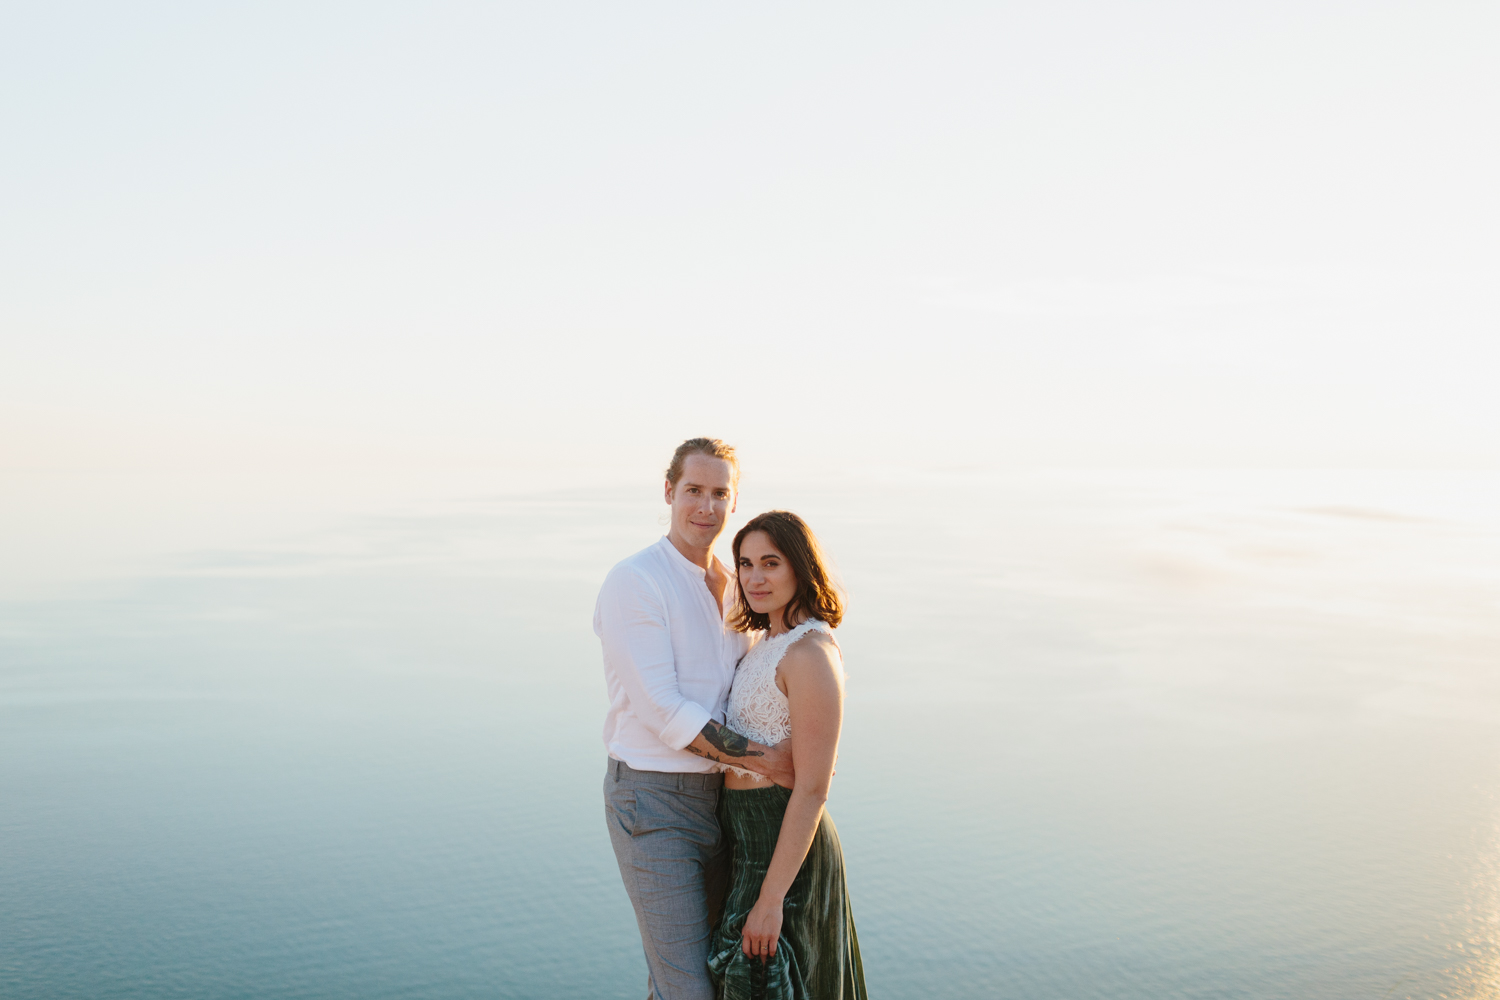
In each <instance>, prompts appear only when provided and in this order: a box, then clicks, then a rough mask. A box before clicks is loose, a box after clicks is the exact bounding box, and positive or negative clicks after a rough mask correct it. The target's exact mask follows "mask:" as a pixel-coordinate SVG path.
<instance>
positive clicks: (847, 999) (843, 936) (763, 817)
mask: <svg viewBox="0 0 1500 1000" xmlns="http://www.w3.org/2000/svg"><path fill="white" fill-rule="evenodd" d="M791 795H792V793H791V792H790V791H789V790H787V789H785V788H781V787H779V786H776V785H772V786H770V787H768V788H754V789H746V790H743V791H742V790H739V789H731V788H726V789H724V791H723V792H721V793H720V794H719V827H720V829H721V830H722V831H723V835H724V836H726V837H729V838H731V839H732V840H733V859H734V860H733V862H732V868H731V873H730V888H729V897H728V898H727V899H726V900H725V901H724V916H723V919H722V920H721V921H720V923H719V926H718V927H717V928H715V929H714V936H713V941H712V942H711V945H710V949H709V958H708V969H709V972H710V973H711V974H712V976H713V978H714V982H715V983H716V984H717V985H718V989H719V997H720V1000H761V998H763V997H764V998H765V1000H867V994H866V993H865V973H864V968H863V966H861V965H860V961H859V941H858V940H857V939H856V938H855V936H854V918H853V916H851V914H850V912H849V894H848V892H847V890H846V888H845V885H844V851H843V848H841V847H840V846H839V834H838V831H837V830H836V829H834V826H833V820H832V819H830V818H829V816H828V812H827V810H824V812H823V818H822V820H820V821H819V823H818V830H817V832H816V833H815V834H813V842H812V847H810V848H809V849H808V852H807V858H806V860H804V861H803V862H802V869H801V871H799V872H798V873H797V878H796V879H795V880H794V881H793V882H792V887H791V888H790V889H789V890H787V894H786V901H785V903H784V904H783V906H782V910H781V914H782V917H781V941H780V943H778V944H777V946H776V954H775V955H773V956H772V957H771V959H770V961H768V962H765V963H762V962H761V961H760V960H759V959H751V958H749V957H747V956H746V955H745V953H744V952H743V951H741V950H740V941H741V936H742V934H743V933H744V929H745V920H746V918H748V917H749V916H750V910H751V908H752V907H754V906H755V901H756V899H757V898H759V896H760V883H761V880H762V879H764V878H765V877H766V868H767V867H769V866H770V864H771V855H772V854H773V853H774V852H775V850H776V838H777V836H779V835H780V833H781V817H782V816H783V815H784V814H785V813H786V806H787V802H788V801H789V800H790V799H791Z"/></svg>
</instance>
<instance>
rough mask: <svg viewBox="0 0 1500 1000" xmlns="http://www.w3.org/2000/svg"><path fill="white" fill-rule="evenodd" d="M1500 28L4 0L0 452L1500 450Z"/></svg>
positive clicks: (1426, 23) (1477, 454)
mask: <svg viewBox="0 0 1500 1000" xmlns="http://www.w3.org/2000/svg"><path fill="white" fill-rule="evenodd" d="M1497 30H1500V12H1497V10H1496V9H1495V8H1493V7H1489V6H1485V5H1480V4H1459V3H1437V4H1407V5H1380V6H1371V5H1358V4H1326V3H1319V4H1284V3H1271V4H1258V5H1248V6H1246V5H1240V6H1239V7H1238V8H1237V9H1236V8H1234V7H1232V6H1226V5H1222V4H1220V5H1208V6H1204V5H1193V4H1164V3H1152V4H1137V5H1124V6H1122V5H1118V4H1102V3H1101V4H1079V3H1068V4H1031V5H992V4H973V5H960V4H913V5H905V6H904V7H897V6H890V5H883V6H870V5H858V6H854V5H835V6H830V5H817V6H813V7H809V6H807V5H801V4H798V5H790V4H755V5H748V6H747V5H699V4H664V5H646V6H640V5H618V4H595V5H555V4H549V5H534V6H532V7H529V8H528V7H524V6H516V5H501V6H500V7H495V6H492V5H484V4H471V5H463V4H453V5H433V4H424V5H417V6H406V7H401V6H395V7H392V6H379V5H377V6H371V5H351V4H339V5H332V4H316V3H314V4H306V3H299V4H282V5H277V4H256V5H252V6H244V7H240V8H227V7H215V8H205V7H203V6H202V5H188V4H154V5H146V6H142V5H131V6H129V7H119V6H112V5H105V4H48V5H38V4H32V5H24V6H18V5H11V6H10V7H9V8H7V10H6V12H5V13H4V14H3V15H0V120H3V123H4V128H3V130H0V144H3V146H4V155H3V156H0V217H3V219H4V223H3V226H0V253H3V268H0V271H3V275H0V282H3V291H0V324H3V333H0V337H3V348H0V349H3V354H0V423H3V428H4V429H3V433H0V463H3V464H0V470H8V471H10V472H19V471H22V470H32V471H37V470H77V469H132V470H142V469H154V470H160V471H164V472H166V471H174V470H175V471H191V470H205V469H214V468H234V469H244V468H251V467H253V468H256V469H261V470H266V471H272V470H283V471H285V472H286V473H287V474H288V475H299V474H306V470H309V469H313V470H321V471H323V472H327V471H329V470H331V469H334V468H338V469H345V470H347V469H365V470H382V471H381V472H380V474H381V475H387V476H390V477H392V478H399V477H400V476H404V475H406V474H407V473H405V472H403V471H399V470H407V469H430V468H433V467H439V466H441V467H461V468H475V467H480V466H483V467H485V468H490V469H505V468H522V467H525V468H537V467H546V466H551V465H554V464H557V463H562V464H564V465H576V464H578V463H579V461H580V460H584V461H595V462H600V463H605V464H610V465H612V466H615V467H619V468H634V467H637V466H638V465H640V464H641V463H645V464H649V465H650V466H651V468H652V469H653V472H654V469H655V466H656V465H657V464H659V463H660V460H661V455H662V452H663V448H664V447H665V448H668V449H669V448H670V446H671V445H672V444H673V443H674V442H675V441H677V440H680V439H681V438H682V437H684V436H687V435H689V434H698V433H711V434H716V435H719V436H723V437H725V438H727V439H730V440H733V441H735V442H737V443H739V444H740V446H741V447H742V449H744V450H745V451H746V453H747V455H749V456H752V457H757V458H759V459H760V460H761V461H762V462H763V463H764V462H773V463H779V464H783V465H798V466H805V465H807V464H809V463H818V462H823V461H826V460H828V459H829V458H830V457H833V458H835V459H837V460H840V461H845V460H847V461H849V462H863V461H866V460H872V459H873V460H878V461H880V462H885V463H897V464H918V465H925V464H934V463H935V464H938V465H941V464H944V463H950V464H951V463H959V464H963V465H966V466H971V467H973V466H978V467H988V466H1000V467H1008V466H1036V465H1042V466H1100V465H1150V466H1158V467H1159V466H1203V465H1219V466H1223V465H1227V466H1342V467H1349V466H1358V467H1413V466H1417V467H1434V466H1436V467H1476V466H1477V467H1493V466H1495V465H1496V464H1497V462H1500V393H1496V392H1494V391H1493V378H1494V373H1495V371H1496V370H1497V363H1500V346H1497V342H1496V340H1495V338H1494V335H1493V334H1494V330H1495V329H1496V323H1497V320H1500V304H1497V294H1500V293H1497V289H1500V283H1497V282H1496V280H1495V270H1496V264H1497V261H1500V254H1497V250H1496V244H1495V241H1494V233H1495V232H1496V231H1497V225H1500V194H1497V186H1496V185H1495V184H1494V178H1495V177H1496V176H1500V141H1497V132H1496V130H1495V129H1494V128H1493V127H1492V124H1493V121H1494V112H1495V106H1494V103H1495V95H1496V94H1497V93H1500V61H1497V60H1496V59H1495V58H1494V51H1493V39H1494V38H1495V37H1496V32H1497ZM299 470H301V471H299Z"/></svg>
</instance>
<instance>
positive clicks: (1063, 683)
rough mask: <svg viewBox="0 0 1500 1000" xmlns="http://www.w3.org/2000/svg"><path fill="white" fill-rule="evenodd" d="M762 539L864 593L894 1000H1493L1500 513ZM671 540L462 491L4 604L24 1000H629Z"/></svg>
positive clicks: (1014, 481)
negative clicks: (627, 842)
mask: <svg viewBox="0 0 1500 1000" xmlns="http://www.w3.org/2000/svg"><path fill="white" fill-rule="evenodd" d="M752 487H753V488H752ZM768 506H788V507H792V508H793V509H797V510H799V511H801V512H802V513H804V514H805V515H806V516H807V517H808V519H809V520H810V521H811V523H812V524H813V525H814V527H815V528H816V529H818V530H819V531H820V533H821V534H822V535H823V536H824V540H825V542H826V543H827V546H828V548H829V549H830V551H831V553H832V554H833V556H834V557H835V558H836V560H837V561H838V565H839V569H840V572H841V575H842V577H843V579H844V582H845V584H846V586H847V588H848V590H849V592H850V595H851V612H850V615H849V618H848V621H847V624H846V625H845V627H844V628H843V629H841V630H840V631H841V636H840V638H841V642H842V643H843V645H844V648H845V651H846V657H847V664H848V669H849V674H850V684H849V702H848V713H847V714H848V722H847V728H846V733H845V738H844V743H843V746H842V749H841V757H840V764H839V773H838V777H837V779H836V781H835V788H834V792H833V799H832V802H831V804H830V808H831V809H832V811H833V813H834V816H835V818H836V819H837V822H838V824H839V830H840V834H841V836H842V838H843V842H844V847H845V850H846V852H847V861H848V871H849V880H850V887H851V893H852V896H853V905H854V910H855V916H856V920H857V921H858V925H859V932H860V940H861V945H862V949H863V952H864V957H865V962H866V971H867V975H868V979H869V983H870V986H871V989H872V992H873V993H874V995H876V996H881V997H893V998H901V997H911V998H918V997H921V998H948V997H951V998H961V997H965V998H966V997H1014V998H1037V1000H1041V998H1059V997H1070V998H1094V997H1098V998H1105V997H1109V998H1137V997H1139V998H1143V1000H1144V998H1159V997H1195V998H1196V997H1203V998H1208V997H1216V998H1217V997H1224V998H1231V997H1233V998H1239V997H1244V998H1271V997H1285V998H1297V1000H1322V998H1328V1000H1334V998H1340V1000H1342V998H1350V997H1372V998H1380V997H1472V998H1478V997H1491V996H1496V995H1500V835H1497V820H1500V797H1497V792H1500V519H1497V516H1496V512H1500V480H1497V477H1494V476H1486V475H1480V474H1473V475H1467V476H1463V475H1457V474H1438V473H1399V474H1398V473H1387V474H1374V473H1358V474H1357V473H1345V474H1331V473H1328V474H1311V473H1276V474H1271V473H1242V474H1228V473H1195V474H1186V473H1128V474H1127V473H1071V474H1064V473H1047V474H1041V473H1037V474H1024V475H1023V474H1015V475H1006V476H1002V475H983V474H978V473H966V472H952V473H944V474H938V473H929V474H915V473H901V474H897V473H888V474H882V475H878V476H875V475H872V476H866V477H864V478H861V479H848V480H838V481H836V482H832V483H825V484H821V485H820V486H819V487H818V488H809V487H807V486H806V485H805V483H799V482H793V481H788V482H782V483H772V484H759V485H753V484H752V485H750V486H747V492H746V495H745V497H744V499H743V502H742V505H741V507H740V513H741V516H748V515H749V514H752V513H754V512H756V511H758V510H760V509H763V508H764V507H768ZM659 512H660V511H659V505H658V504H657V503H655V502H654V497H653V496H652V495H650V494H649V493H648V494H645V495H639V494H637V493H635V492H632V491H631V490H628V489H624V488H610V487H597V488H591V489H587V490H577V489H567V490H550V491H534V492H526V491H512V492H509V493H504V494H489V495H485V494H471V495H459V496H456V497H454V498H450V499H449V500H448V501H445V502H442V503H437V502H434V503H427V504H410V503H408V504H402V505H392V508H391V509H390V510H388V511H386V512H383V513H374V514H371V513H362V514H357V515H356V514H347V515H330V514H322V515H319V516H318V517H317V518H309V519H308V522H307V523H306V524H304V525H301V526H300V527H297V528H295V529H292V528H288V529H284V530H278V531H277V532H273V533H270V534H267V535H265V536H263V537H260V538H256V539H252V540H248V541H247V540H245V538H243V537H239V536H235V537H234V538H233V539H232V541H229V542H226V543H225V544H222V545H217V546H215V545H209V544H200V545H198V546H197V547H195V548H191V549H187V550H184V549H181V548H180V547H179V548H178V549H177V550H174V551H166V549H165V548H164V549H163V551H161V552H159V553H156V554H151V552H150V546H149V545H145V546H144V547H143V551H145V552H146V553H147V554H146V555H144V556H140V557H138V558H136V559H135V560H134V562H133V563H131V565H130V568H129V569H128V571H121V570H120V569H118V567H117V568H116V569H115V570H113V571H112V572H110V573H109V574H102V573H101V574H94V575H90V574H89V573H86V572H82V571H80V572H78V573H75V574H74V575H73V576H72V577H71V578H70V579H68V580H65V581H62V582H55V581H54V582H53V583H50V584H49V585H48V586H47V587H45V588H43V587H41V586H37V587H35V588H30V589H28V588H27V587H26V586H25V585H24V583H25V581H22V582H21V584H20V585H15V584H14V582H13V583H12V585H11V586H10V587H9V589H8V590H7V591H6V595H7V596H6V597H5V599H4V600H3V602H0V996H3V997H6V998H8V1000H12V998H13V1000H21V998H26V1000H29V998H48V1000H52V998H90V1000H95V998H158V997H193V998H236V997H246V998H248V997H272V996H274V997H298V998H303V997H305V998H335V997H338V998H342V997H350V998H353V997H359V998H377V997H391V998H395V997H410V998H434V1000H436V998H450V997H452V998H457V997H482V996H492V997H621V998H624V997H632V998H633V997H637V996H639V995H640V994H641V992H642V989H641V987H642V985H643V984H644V981H645V966H644V962H643V960H642V959H641V956H640V949H639V941H638V939H637V936H636V931H635V927H634V923H633V919H632V917H631V913H630V909H629V906H628V904H627V902H626V900H625V896H624V892H623V890H622V888H621V886H620V884H619V878H618V874H617V872H616V870H615V866H614V860H613V856H612V855H611V853H610V849H609V844H608V839H607V836H606V834H605V829H604V825H603V817H602V806H601V802H600V795H599V784H600V778H601V775H602V770H603V766H604V761H603V752H602V749H601V747H600V743H599V728H600V723H601V720H602V713H603V707H604V696H603V682H602V678H601V671H600V667H599V662H598V661H599V657H598V648H597V644H596V641H595V639H594V637H593V635H592V632H591V631H590V624H589V619H590V613H591V610H592V605H593V597H594V593H595V590H596V588H597V586H598V583H599V581H600V579H601V578H602V576H603V573H604V572H605V571H606V570H607V569H608V567H609V566H610V565H611V564H612V563H613V562H614V561H616V560H617V559H619V558H620V557H622V556H623V555H625V554H628V553H629V552H631V551H634V550H635V549H638V548H640V547H642V546H643V545H645V544H648V543H649V542H650V541H652V540H653V539H654V538H655V537H656V536H657V535H658V534H659V533H660V530H661V528H660V526H659V523H658V517H659ZM225 534H226V538H229V537H230V535H231V534H232V533H230V532H226V533H225Z"/></svg>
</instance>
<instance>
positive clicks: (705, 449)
mask: <svg viewBox="0 0 1500 1000" xmlns="http://www.w3.org/2000/svg"><path fill="white" fill-rule="evenodd" d="M689 455H707V456H708V457H709V458H722V459H723V460H724V461H726V462H728V463H729V469H730V473H731V476H732V478H731V480H730V481H731V482H732V483H733V484H734V488H735V489H736V490H738V489H739V488H740V460H739V459H738V458H736V457H735V454H734V446H733V445H727V444H725V443H724V442H723V441H720V440H719V439H718V438H688V439H687V440H686V441H684V442H682V444H680V445H678V446H677V450H676V451H674V452H672V464H671V465H669V466H667V482H668V483H669V484H670V485H671V486H672V487H673V488H674V489H675V488H676V487H677V480H679V479H681V478H682V464H683V463H684V462H686V461H687V457H688V456H689Z"/></svg>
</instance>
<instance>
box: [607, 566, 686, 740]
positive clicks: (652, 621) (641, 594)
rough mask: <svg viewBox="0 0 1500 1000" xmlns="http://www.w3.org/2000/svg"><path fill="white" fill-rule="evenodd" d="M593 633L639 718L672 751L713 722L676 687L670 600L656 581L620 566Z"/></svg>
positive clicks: (612, 575) (609, 582) (610, 581)
mask: <svg viewBox="0 0 1500 1000" xmlns="http://www.w3.org/2000/svg"><path fill="white" fill-rule="evenodd" d="M594 630H595V631H596V632H598V634H599V640H600V642H601V643H603V645H604V662H605V663H606V664H607V665H608V666H609V667H610V669H611V670H613V671H614V675H615V676H616V677H617V678H618V679H619V681H620V684H621V686H622V687H624V689H625V695H626V697H627V698H629V699H630V709H631V712H632V713H633V714H634V715H635V717H636V718H637V719H639V720H640V721H641V723H642V724H643V725H645V727H646V728H647V729H649V730H650V731H651V732H653V733H655V734H656V736H657V738H658V739H660V740H661V741H662V742H663V743H665V744H666V745H667V746H669V747H671V748H672V749H673V750H681V749H682V748H683V747H685V746H687V745H688V744H689V743H691V742H693V737H695V736H697V735H698V734H699V733H700V732H702V731H703V727H704V726H705V725H707V724H708V721H709V720H710V719H711V718H713V714H712V713H711V712H709V711H708V709H706V708H704V707H703V706H702V705H699V704H698V703H697V702H694V701H690V700H688V699H687V698H685V697H683V695H682V692H681V691H680V690H679V689H678V686H677V662H676V659H675V658H674V657H673V655H672V636H671V633H670V632H669V631H668V623H667V614H666V602H665V600H664V599H663V596H662V594H661V591H660V590H659V589H658V587H657V585H656V583H655V582H654V581H653V580H651V579H650V578H649V577H647V576H645V575H644V574H642V573H639V572H637V571H635V570H633V569H631V568H629V567H626V566H617V567H615V569H614V570H613V571H612V572H611V573H610V574H609V576H608V577H607V578H606V579H605V581H604V586H603V587H602V588H600V590H599V603H598V606H597V608H596V610H595V616H594Z"/></svg>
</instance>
